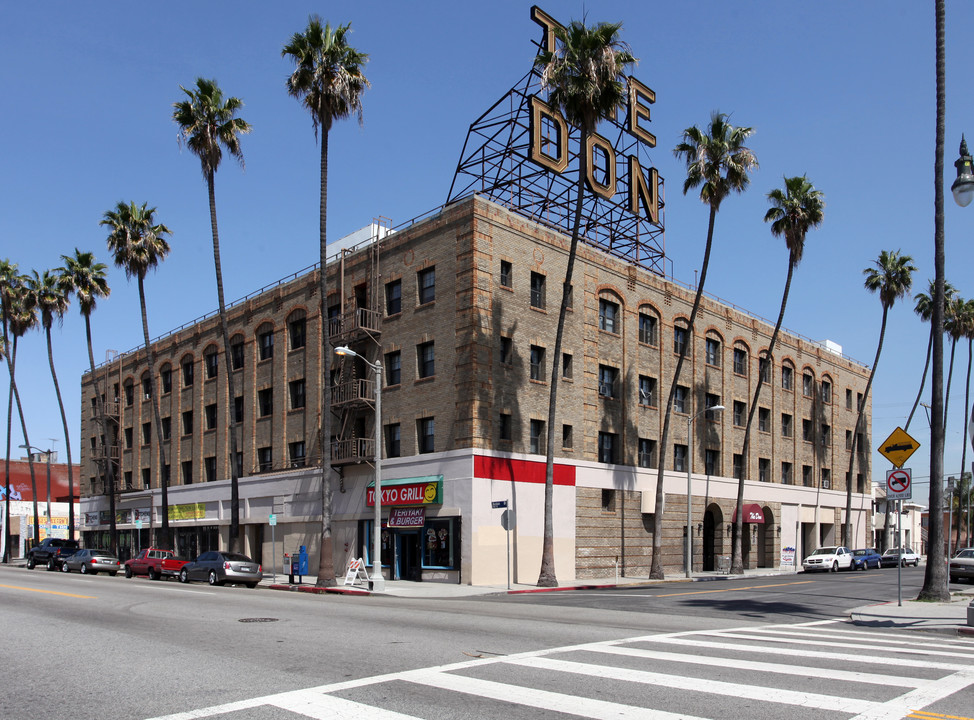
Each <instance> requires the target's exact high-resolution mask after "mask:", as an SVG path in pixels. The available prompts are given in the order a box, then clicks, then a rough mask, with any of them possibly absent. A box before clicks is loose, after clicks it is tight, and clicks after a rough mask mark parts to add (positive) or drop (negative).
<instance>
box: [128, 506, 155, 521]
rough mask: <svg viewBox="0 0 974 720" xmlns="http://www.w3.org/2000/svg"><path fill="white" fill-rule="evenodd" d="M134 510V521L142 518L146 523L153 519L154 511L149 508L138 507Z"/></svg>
mask: <svg viewBox="0 0 974 720" xmlns="http://www.w3.org/2000/svg"><path fill="white" fill-rule="evenodd" d="M132 512H133V513H134V514H135V519H134V521H139V520H141V521H142V522H144V523H147V522H151V521H152V511H151V510H149V508H138V509H136V510H133V511H132Z"/></svg>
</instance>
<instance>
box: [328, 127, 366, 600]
mask: <svg viewBox="0 0 974 720" xmlns="http://www.w3.org/2000/svg"><path fill="white" fill-rule="evenodd" d="M330 129H331V123H330V122H329V123H327V124H323V125H322V129H321V194H320V195H319V201H318V261H319V263H320V266H321V267H320V271H319V274H318V295H319V298H318V313H319V314H320V316H321V372H322V383H321V387H322V388H323V392H322V398H321V445H322V447H321V552H320V553H319V555H318V581H317V583H316V584H317V585H318V586H319V587H330V586H332V585H334V584H335V548H334V542H333V540H332V530H331V523H332V486H331V338H330V337H329V334H330V332H329V331H330V328H329V322H328V233H327V223H328V131H329V130H330ZM376 420H377V421H378V420H379V418H376ZM375 425H376V427H375V432H376V433H377V434H378V433H380V432H382V428H381V427H379V423H378V422H376V423H375ZM376 440H378V437H376ZM381 482H382V479H381V478H378V477H377V478H376V483H375V491H376V493H381V492H382V489H381V487H380V484H381ZM373 532H381V528H373ZM373 562H378V563H379V566H380V567H381V566H382V558H373Z"/></svg>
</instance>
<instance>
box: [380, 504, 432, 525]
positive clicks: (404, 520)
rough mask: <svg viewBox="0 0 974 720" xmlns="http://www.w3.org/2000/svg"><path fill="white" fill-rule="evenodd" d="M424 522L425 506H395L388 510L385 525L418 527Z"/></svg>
mask: <svg viewBox="0 0 974 720" xmlns="http://www.w3.org/2000/svg"><path fill="white" fill-rule="evenodd" d="M425 524H426V508H425V507H408V508H404V507H397V508H392V510H391V511H390V512H389V522H388V525H387V527H399V528H419V527H423V525H425Z"/></svg>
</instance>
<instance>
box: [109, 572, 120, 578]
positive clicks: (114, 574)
mask: <svg viewBox="0 0 974 720" xmlns="http://www.w3.org/2000/svg"><path fill="white" fill-rule="evenodd" d="M108 574H109V575H111V576H112V577H115V576H116V575H118V573H117V572H113V573H108Z"/></svg>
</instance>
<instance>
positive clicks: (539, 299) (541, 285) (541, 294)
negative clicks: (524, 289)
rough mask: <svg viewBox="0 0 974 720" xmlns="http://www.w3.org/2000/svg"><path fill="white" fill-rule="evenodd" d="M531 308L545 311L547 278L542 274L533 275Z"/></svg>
mask: <svg viewBox="0 0 974 720" xmlns="http://www.w3.org/2000/svg"><path fill="white" fill-rule="evenodd" d="M531 307H533V308H538V309H539V310H544V309H545V276H544V275H542V274H541V273H537V272H532V273H531Z"/></svg>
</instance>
